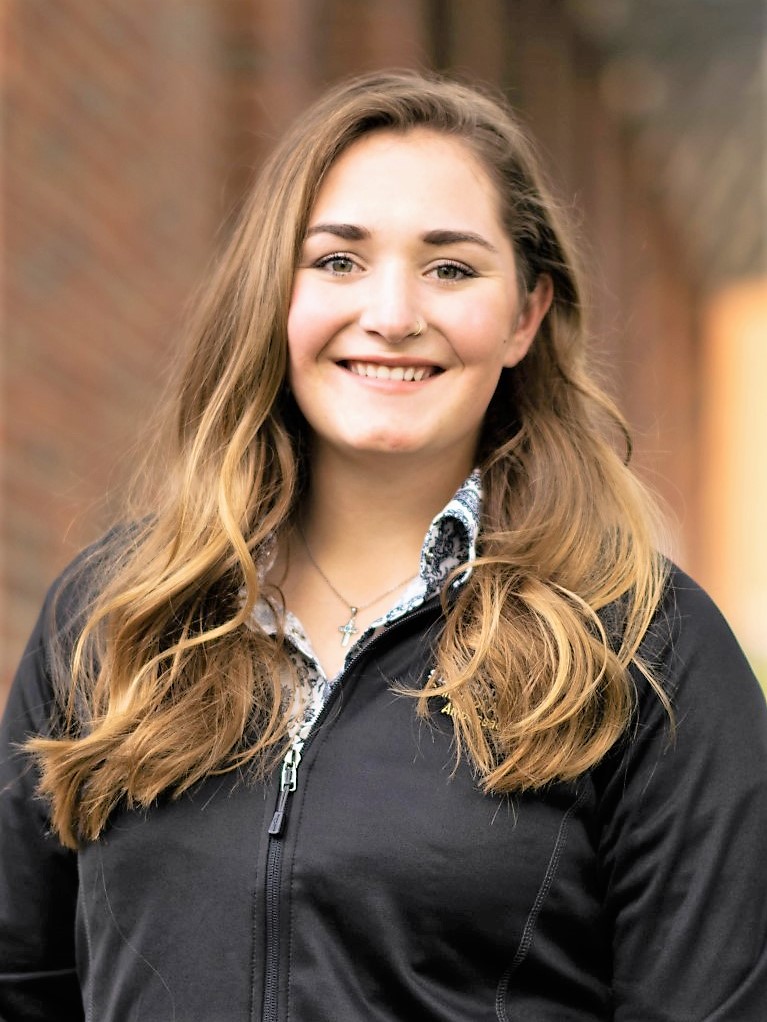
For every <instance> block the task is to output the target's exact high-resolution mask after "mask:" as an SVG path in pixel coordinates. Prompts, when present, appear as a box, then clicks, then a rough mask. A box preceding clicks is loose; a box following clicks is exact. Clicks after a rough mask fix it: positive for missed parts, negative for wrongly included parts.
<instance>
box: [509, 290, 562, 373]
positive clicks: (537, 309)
mask: <svg viewBox="0 0 767 1022" xmlns="http://www.w3.org/2000/svg"><path fill="white" fill-rule="evenodd" d="M553 297H554V285H553V284H552V282H551V277H550V276H549V275H548V273H542V274H541V275H540V277H539V278H538V280H537V281H536V282H535V287H534V288H533V290H532V291H531V292H530V294H529V295H528V296H527V300H526V302H525V306H524V308H523V309H522V310H521V311H520V313H519V316H518V317H517V322H516V324H515V326H514V332H513V333H512V335H511V337H510V338H509V343H508V346H507V348H506V353H505V355H504V359H503V364H504V366H505V368H506V369H511V367H512V366H515V365H516V364H517V362H521V361H522V359H523V358H524V357H525V355H526V354H527V352H528V351H529V349H530V345H531V344H532V343H533V341H534V340H535V335H536V334H537V333H538V327H539V326H540V325H541V323H542V321H543V317H544V316H545V315H546V313H547V312H548V311H549V308H550V307H551V300H552V298H553Z"/></svg>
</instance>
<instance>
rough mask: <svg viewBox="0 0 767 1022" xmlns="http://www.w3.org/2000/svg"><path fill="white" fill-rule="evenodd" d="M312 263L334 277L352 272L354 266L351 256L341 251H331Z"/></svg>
mask: <svg viewBox="0 0 767 1022" xmlns="http://www.w3.org/2000/svg"><path fill="white" fill-rule="evenodd" d="M314 265H315V267H316V268H317V269H318V270H327V271H328V272H329V273H332V274H333V276H334V277H345V276H347V275H348V274H349V273H353V271H354V269H355V266H356V264H355V262H354V260H353V259H352V258H351V256H348V255H344V254H343V252H333V253H332V255H326V256H323V257H322V259H318V260H317V262H316V263H315V264H314Z"/></svg>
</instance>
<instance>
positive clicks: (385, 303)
mask: <svg viewBox="0 0 767 1022" xmlns="http://www.w3.org/2000/svg"><path fill="white" fill-rule="evenodd" d="M368 283H369V287H368V288H367V293H366V295H365V303H364V307H363V308H362V309H361V311H360V315H359V324H360V326H361V327H362V329H363V330H364V331H365V332H366V333H369V334H375V335H376V336H378V337H381V338H383V339H384V340H385V341H386V342H387V343H388V344H398V343H399V342H401V341H404V340H405V338H406V337H409V336H411V335H412V334H413V333H414V332H415V331H416V330H417V329H418V324H419V322H421V319H419V316H418V310H417V308H416V305H417V303H416V300H415V297H416V296H415V284H414V282H413V281H412V280H411V279H410V277H409V275H408V273H407V271H406V269H405V268H404V267H400V266H389V267H387V268H385V269H382V270H381V272H380V273H377V274H373V275H372V276H371V278H370V280H369V282H368ZM421 318H422V317H421Z"/></svg>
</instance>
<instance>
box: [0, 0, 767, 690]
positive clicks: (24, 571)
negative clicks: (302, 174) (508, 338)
mask: <svg viewBox="0 0 767 1022" xmlns="http://www.w3.org/2000/svg"><path fill="white" fill-rule="evenodd" d="M384 66H400V67H417V68H436V69H439V70H444V71H448V72H454V73H458V74H461V75H464V76H469V77H472V78H479V79H481V80H484V81H487V82H490V83H493V84H495V85H497V86H500V87H502V88H503V89H504V90H505V91H506V93H507V95H508V96H509V97H510V99H511V101H512V103H513V104H514V105H515V106H516V108H517V109H518V111H519V112H520V114H521V116H522V117H523V119H524V120H525V121H526V122H527V124H528V125H529V126H530V127H531V129H532V131H533V133H534V135H535V136H536V137H537V138H538V140H539V143H540V146H541V148H542V151H543V155H544V159H545V163H546V164H547V166H548V167H549V168H550V174H551V177H552V180H553V182H554V184H555V187H556V190H557V192H558V194H559V195H560V196H561V197H562V200H563V202H564V203H565V205H566V206H568V207H569V208H570V209H571V210H572V211H573V213H574V215H575V218H576V222H577V224H578V226H579V229H580V232H581V236H582V241H583V243H584V245H585V248H586V252H587V256H588V259H589V261H590V263H591V268H592V271H593V295H592V309H591V312H592V320H593V326H594V330H595V333H596V336H597V345H598V347H597V350H598V353H599V361H600V363H601V364H602V365H603V367H604V375H605V377H606V378H607V379H608V380H609V384H610V387H611V389H612V391H613V393H614V394H615V395H616V397H617V398H618V400H619V401H620V403H621V405H622V407H623V409H624V411H625V412H626V414H627V415H628V418H629V420H630V422H631V423H632V426H633V429H634V431H635V437H636V446H637V456H636V463H637V465H638V467H639V470H640V471H641V473H642V475H643V476H644V478H645V479H646V480H647V481H648V482H649V483H650V485H651V486H652V487H653V488H654V489H655V490H656V492H657V493H658V494H659V495H660V496H661V498H662V499H663V501H664V503H665V505H666V508H667V510H668V512H669V516H670V521H671V530H672V535H673V542H672V551H671V552H672V553H673V555H674V556H675V557H676V559H677V560H678V561H679V562H680V563H681V564H682V566H683V567H685V568H686V569H687V570H688V571H689V572H691V573H692V574H693V575H694V576H695V577H696V578H697V579H698V580H699V581H701V582H702V583H703V584H704V585H705V586H706V587H707V588H708V589H709V590H710V591H711V593H712V594H713V595H714V597H715V598H716V599H717V600H718V602H719V603H720V605H721V606H722V608H723V609H724V611H725V613H726V614H727V616H728V617H729V619H730V621H731V623H732V624H733V627H734V628H735V630H736V632H737V634H738V635H739V637H740V639H741V642H742V643H743V644H744V646H745V647H746V650H747V652H748V654H749V656H750V657H751V659H752V662H753V663H754V665H755V666H756V668H757V670H758V671H759V672H760V674H761V676H762V678H763V679H764V677H765V667H766V666H767V536H766V535H765V533H766V532H767V454H766V453H765V447H766V446H767V400H766V399H765V398H766V396H767V339H766V338H765V332H766V328H767V173H766V171H767V166H765V163H766V159H765V157H766V156H767V5H765V3H764V0H344V2H341V0H98V2H96V0H2V3H1V5H0V89H1V90H2V95H1V99H0V110H1V117H2V120H1V122H0V123H1V131H2V155H3V159H2V169H1V170H0V196H1V197H0V217H1V218H0V232H1V241H0V251H2V266H1V267H0V275H1V278H2V280H1V286H2V328H3V347H2V362H1V363H0V372H1V373H2V439H3V453H2V458H3V461H2V490H3V492H2V498H3V505H2V515H3V518H2V572H3V578H2V598H3V606H2V608H1V609H2V613H0V627H1V628H2V659H1V661H0V701H1V700H2V696H3V693H4V686H5V685H6V684H7V682H8V680H9V678H10V675H11V672H12V669H13V667H14V664H15V663H16V661H17V660H18V657H19V655H20V653H21V650H22V648H23V644H24V641H25V639H26V636H27V634H28V633H29V630H30V629H31V627H32V624H33V621H34V618H35V616H36V614H37V612H38V609H39V606H40V602H41V600H42V597H43V594H44V592H45V590H46V588H47V586H48V585H49V584H50V582H51V580H52V579H53V578H54V576H55V575H56V574H57V573H58V572H59V571H60V570H61V568H62V567H63V566H64V565H65V564H66V563H67V562H68V561H69V560H70V559H71V557H72V556H73V555H74V553H75V552H76V551H77V550H78V549H79V548H80V547H81V546H82V545H83V544H84V543H86V542H88V541H90V540H92V539H94V538H95V537H96V536H98V535H99V533H100V532H101V531H102V530H103V529H104V527H105V526H106V525H107V524H108V522H109V521H110V520H111V519H112V518H114V517H115V516H118V515H119V513H120V485H121V483H122V482H123V480H124V479H125V477H126V475H127V474H128V472H129V469H130V448H131V443H132V442H134V441H135V436H136V433H137V430H138V429H139V428H140V427H141V425H142V423H143V421H144V420H145V418H146V416H147V415H148V414H149V413H150V412H151V410H152V407H153V404H154V402H155V401H156V400H157V396H158V390H159V386H160V384H161V380H162V372H163V367H164V365H165V364H166V362H167V359H168V356H169V353H170V352H171V351H172V350H173V347H174V345H175V344H176V342H177V340H178V336H179V331H180V329H181V323H182V318H183V313H184V310H185V308H186V306H187V304H188V301H189V297H190V295H191V293H192V291H193V289H194V287H195V284H196V283H197V282H198V281H199V280H200V279H201V278H202V276H203V275H204V273H205V270H206V267H207V266H208V265H209V262H210V260H211V258H212V256H213V253H214V251H215V249H216V248H217V247H218V245H219V244H220V242H221V239H222V237H224V236H225V235H226V231H227V224H229V223H231V217H232V212H233V210H234V209H235V208H236V207H237V204H238V202H239V201H240V198H241V196H242V194H243V192H244V190H245V189H246V188H247V187H248V183H249V181H250V180H251V178H252V176H253V172H254V170H255V169H256V168H257V167H258V165H259V162H260V160H261V159H262V156H263V155H264V153H265V152H266V151H268V149H269V148H270V147H271V145H272V143H273V141H274V140H275V139H276V138H277V137H278V136H279V135H280V134H281V132H282V131H283V129H284V128H285V126H286V125H287V124H288V123H289V122H290V121H291V119H292V118H293V117H294V116H295V115H296V114H297V113H298V112H299V111H300V110H301V109H302V108H303V107H304V106H305V105H306V104H307V103H308V102H310V101H311V100H312V99H313V98H314V97H315V96H316V95H317V93H318V92H319V91H321V90H322V89H323V88H324V87H325V86H326V85H327V84H329V83H331V82H333V81H334V80H336V79H338V78H339V77H343V76H346V75H348V74H351V73H355V72H359V71H363V70H367V69H371V68H376V67H384Z"/></svg>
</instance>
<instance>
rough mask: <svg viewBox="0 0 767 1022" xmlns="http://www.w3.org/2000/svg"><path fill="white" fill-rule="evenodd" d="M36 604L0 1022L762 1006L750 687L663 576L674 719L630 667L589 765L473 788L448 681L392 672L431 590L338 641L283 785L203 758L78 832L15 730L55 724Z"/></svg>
mask: <svg viewBox="0 0 767 1022" xmlns="http://www.w3.org/2000/svg"><path fill="white" fill-rule="evenodd" d="M68 599H70V596H69V595H68V593H67V592H66V591H65V592H63V593H62V597H61V600H62V604H61V605H62V606H63V607H64V610H66V601H67V600H68ZM49 606H50V602H49V603H47V604H46V609H45V610H44V611H43V614H42V616H41V619H40V622H39V624H38V627H37V628H36V630H35V633H34V634H33V636H32V639H31V640H30V644H29V647H28V650H27V652H26V654H25V656H24V659H23V661H22V664H21V667H20V669H19V673H18V676H17V678H16V681H15V684H14V687H13V691H12V694H11V697H10V701H9V704H8V707H7V711H6V715H5V719H4V724H3V731H2V748H1V749H0V1018H2V1019H3V1020H6V1022H22V1020H24V1022H30V1020H46V1022H53V1020H55V1022H69V1020H72V1022H74V1020H80V1019H83V1018H85V1019H88V1020H90V1022H170V1020H175V1022H250V1020H259V1019H260V1020H267V1022H278V1020H279V1022H286V1020H290V1022H360V1020H374V1022H395V1020H397V1022H402V1020H417V1022H497V1020H503V1022H512V1020H513V1022H608V1020H610V1022H764V1020H765V1019H767V854H766V853H767V711H766V709H765V702H764V698H763V696H762V693H761V691H760V690H759V687H758V685H757V684H756V682H755V679H754V678H753V675H752V674H751V672H750V670H749V668H748V666H747V664H746V662H745V660H744V658H743V655H742V653H741V651H740V649H739V648H738V645H737V643H736V642H735V640H734V639H733V637H732V635H731V633H730V631H729V629H728V628H727V626H726V624H725V623H724V622H723V620H722V618H721V616H720V614H719V612H718V611H717V610H716V608H715V607H714V606H713V605H712V603H711V601H710V600H709V599H708V598H707V597H706V595H705V594H704V593H703V592H701V590H700V589H698V588H697V587H696V586H695V584H694V583H692V582H691V581H690V580H689V579H688V578H687V577H685V576H684V575H682V574H681V573H679V572H674V573H673V574H672V577H671V580H670V583H669V586H668V590H667V594H666V599H665V602H664V604H663V606H662V607H661V609H660V610H659V612H658V614H657V617H656V621H655V624H654V626H653V628H652V629H651V632H650V634H649V635H648V638H647V640H646V646H645V653H646V654H648V655H649V657H650V659H651V660H652V661H653V662H654V663H655V665H656V670H657V671H658V673H659V675H660V677H661V678H662V679H663V682H664V684H665V685H666V686H667V690H668V692H669V694H670V696H671V698H672V700H673V704H674V708H675V714H676V733H675V736H674V737H673V739H670V736H669V728H668V719H667V717H666V714H665V711H664V710H663V708H662V706H661V704H660V702H659V700H658V699H657V697H656V696H655V694H654V693H653V692H652V691H651V690H650V689H649V688H648V686H647V684H646V683H645V681H644V680H643V678H642V677H641V676H639V675H637V676H636V686H637V691H638V706H637V712H636V716H635V720H634V722H633V724H632V727H631V728H630V730H629V732H628V733H627V734H626V736H625V738H624V739H623V740H622V741H621V742H620V743H619V745H618V746H616V747H615V748H614V749H613V751H612V752H611V753H610V754H609V755H608V756H607V757H606V758H605V759H604V760H603V761H602V762H601V763H600V764H599V766H598V767H597V768H596V769H594V770H592V771H590V772H589V773H587V774H584V775H583V776H582V777H581V778H579V779H578V781H577V782H575V783H572V784H557V785H552V786H550V787H548V788H547V789H546V790H544V791H542V792H539V793H535V794H525V795H520V796H516V797H513V798H509V797H495V796H486V795H483V794H482V793H481V792H480V791H479V789H478V786H477V783H476V779H475V777H474V776H473V774H472V771H471V769H470V768H469V766H468V765H466V764H461V766H460V767H459V768H458V770H457V772H455V773H453V772H452V764H453V748H452V727H451V722H450V720H449V717H448V716H446V715H445V714H444V713H442V712H440V711H441V709H442V708H443V705H442V704H441V703H440V701H439V700H435V701H434V702H435V705H434V712H433V714H432V717H431V720H429V721H428V722H424V721H421V720H419V719H418V718H417V717H416V716H415V713H414V706H413V702H412V700H411V699H409V698H406V697H402V696H399V695H396V694H394V693H393V692H392V687H391V686H392V683H396V682H404V683H407V684H411V685H412V684H419V683H423V681H424V680H425V678H426V677H427V675H428V673H429V671H430V669H431V665H432V660H433V656H432V650H433V644H434V640H435V637H436V635H437V634H438V630H439V628H440V627H441V619H440V609H439V607H438V605H437V604H436V603H435V602H432V603H430V604H428V605H425V606H424V607H422V608H421V609H419V610H417V611H415V612H414V613H412V614H411V615H410V616H408V617H407V618H405V619H403V620H402V621H400V622H398V623H396V624H395V625H393V626H391V627H390V628H388V629H387V630H386V631H385V632H384V634H382V635H380V636H379V637H377V638H376V639H374V640H373V641H372V642H371V643H370V644H369V645H368V646H367V647H366V648H365V649H363V650H362V651H361V652H360V653H359V654H358V655H357V656H356V657H355V658H354V659H353V660H352V662H351V663H350V664H348V666H347V668H346V670H345V672H344V675H343V677H342V680H341V682H340V684H338V685H337V687H336V690H335V693H334V695H333V697H332V699H331V701H330V703H329V705H328V706H327V707H326V708H325V711H324V713H323V716H322V717H321V718H320V721H319V722H318V725H317V726H316V728H315V730H314V732H313V735H312V737H311V738H310V740H309V742H308V743H307V746H306V747H305V748H304V751H303V756H302V760H301V762H300V764H299V766H298V769H297V771H296V774H295V790H294V791H292V792H290V791H287V790H286V791H285V792H283V793H281V792H280V790H279V788H280V777H279V772H278V773H277V774H276V776H275V777H274V778H273V779H272V781H271V782H270V783H267V784H257V783H254V782H252V781H249V780H248V779H247V778H242V777H237V776H234V775H232V774H229V775H224V776H219V777H210V778H209V779H207V780H206V781H205V782H203V783H201V784H200V785H199V786H198V787H197V788H196V789H195V790H194V791H193V792H192V793H190V794H187V795H186V796H184V797H182V798H180V799H178V800H175V801H174V800H171V799H160V800H159V801H158V803H157V804H156V805H154V806H153V807H152V808H151V809H150V810H149V811H146V812H137V811H133V812H131V811H127V810H120V811H117V812H115V813H114V815H113V817H112V818H111V820H110V823H109V826H108V828H107V830H106V832H105V833H104V834H103V836H102V838H101V839H100V840H99V841H96V842H93V843H90V844H86V845H85V846H84V847H83V848H82V849H81V850H80V851H79V852H78V853H74V852H71V851H67V850H65V849H64V848H62V847H61V846H60V844H59V843H58V842H57V840H56V839H55V838H54V837H52V836H51V835H50V833H49V827H48V819H47V809H46V805H45V804H44V803H43V802H42V801H40V800H39V799H36V798H35V797H34V787H35V773H34V770H33V769H31V768H30V764H29V762H28V761H27V760H26V758H25V757H24V755H23V754H19V753H18V752H17V751H16V748H15V746H14V743H18V742H21V741H23V739H24V737H25V736H26V735H28V734H31V733H36V732H40V731H45V730H46V729H47V728H48V726H49V725H48V722H49V720H50V718H51V714H52V706H53V703H52V691H51V686H50V681H49V678H48V673H47V670H46V649H47V646H48V644H49V641H50V639H49V634H50V627H51V626H50V613H49V610H48V607H49ZM287 780H290V777H289V776H288V777H287ZM277 808H283V809H284V814H283V815H282V816H279V815H276V814H275V810H276V809H277ZM270 830H271V831H272V832H273V833H272V834H270Z"/></svg>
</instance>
